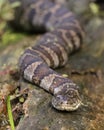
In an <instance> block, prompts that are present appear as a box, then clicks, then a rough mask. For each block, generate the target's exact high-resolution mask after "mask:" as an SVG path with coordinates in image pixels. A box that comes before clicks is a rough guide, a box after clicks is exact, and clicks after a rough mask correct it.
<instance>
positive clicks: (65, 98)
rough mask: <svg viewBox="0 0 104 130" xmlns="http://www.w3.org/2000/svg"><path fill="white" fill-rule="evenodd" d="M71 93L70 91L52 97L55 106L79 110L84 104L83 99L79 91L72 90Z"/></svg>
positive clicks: (67, 109)
mask: <svg viewBox="0 0 104 130" xmlns="http://www.w3.org/2000/svg"><path fill="white" fill-rule="evenodd" d="M71 94H72V95H71ZM71 94H70V95H69V93H67V94H66V93H65V94H63V95H56V96H54V97H53V99H52V105H53V107H54V108H56V109H57V110H61V111H75V110H77V109H78V108H79V107H80V106H81V105H82V101H81V99H80V97H79V93H78V91H74V92H71Z"/></svg>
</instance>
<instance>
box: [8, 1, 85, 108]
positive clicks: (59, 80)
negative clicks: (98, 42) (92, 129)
mask: <svg viewBox="0 0 104 130" xmlns="http://www.w3.org/2000/svg"><path fill="white" fill-rule="evenodd" d="M13 1H16V0H10V2H13ZM19 1H20V2H21V6H20V7H19V8H17V9H16V12H18V11H19V12H21V13H20V16H19V17H18V18H16V19H14V21H12V23H14V24H16V26H17V25H18V26H20V27H22V28H23V29H25V30H31V31H35V30H37V29H40V30H42V31H43V30H45V31H48V32H47V33H46V34H44V35H43V36H42V37H41V38H40V40H39V41H38V43H37V45H34V46H33V47H29V48H27V49H26V50H25V51H24V53H23V54H22V55H21V57H20V60H19V68H20V72H21V74H22V75H23V77H24V78H25V79H26V80H28V81H30V82H32V83H35V84H37V85H39V86H40V87H41V88H43V89H45V90H47V91H48V92H50V93H52V94H53V99H52V105H53V107H55V108H56V109H58V110H66V111H74V110H76V109H77V108H78V107H79V106H80V105H81V100H80V97H79V93H78V86H77V85H76V84H75V83H73V81H71V80H70V79H68V78H64V77H62V76H61V75H60V74H58V73H57V72H55V71H54V70H53V69H52V68H56V67H59V66H64V65H65V64H66V62H67V60H68V55H69V54H70V53H72V52H74V51H76V50H78V49H79V48H80V47H81V44H82V41H83V34H84V33H83V29H82V28H81V27H80V24H79V22H78V21H77V19H76V17H75V16H74V15H73V13H72V12H71V11H69V10H68V9H67V8H64V7H62V5H59V4H55V3H52V2H49V1H48V0H19ZM16 14H17V13H16Z"/></svg>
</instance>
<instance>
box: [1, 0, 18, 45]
mask: <svg viewBox="0 0 104 130" xmlns="http://www.w3.org/2000/svg"><path fill="white" fill-rule="evenodd" d="M19 5H20V2H14V3H11V4H10V3H9V1H8V0H0V46H1V44H2V45H6V44H7V43H9V42H12V41H15V39H16V40H17V39H18V37H20V34H19V35H18V34H13V33H11V31H10V30H8V29H7V21H10V20H12V19H13V18H14V8H16V7H18V6H19Z"/></svg>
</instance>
